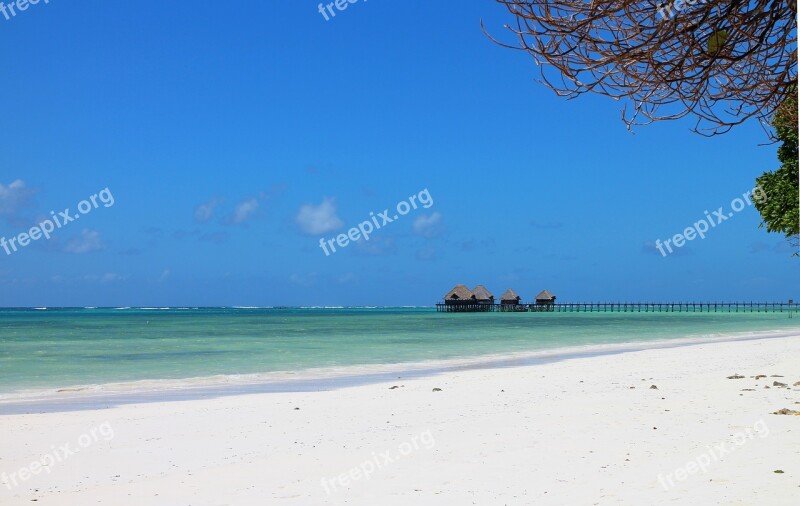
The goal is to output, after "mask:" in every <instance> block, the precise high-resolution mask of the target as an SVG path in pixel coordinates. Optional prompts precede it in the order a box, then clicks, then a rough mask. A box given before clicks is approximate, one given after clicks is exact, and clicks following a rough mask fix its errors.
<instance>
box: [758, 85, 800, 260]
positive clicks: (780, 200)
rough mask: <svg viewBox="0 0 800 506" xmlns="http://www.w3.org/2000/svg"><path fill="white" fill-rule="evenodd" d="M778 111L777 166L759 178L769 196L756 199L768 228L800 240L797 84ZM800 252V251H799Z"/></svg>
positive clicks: (775, 126)
mask: <svg viewBox="0 0 800 506" xmlns="http://www.w3.org/2000/svg"><path fill="white" fill-rule="evenodd" d="M791 93H792V94H791V95H789V97H788V98H787V99H786V101H785V102H784V103H783V104H782V105H781V107H780V108H779V109H778V111H777V112H776V113H775V118H774V120H773V127H774V128H775V136H776V138H777V139H778V141H779V142H782V144H781V146H780V147H779V148H778V160H779V161H780V162H781V167H780V168H779V169H778V170H775V171H771V172H765V173H764V174H763V175H762V176H761V177H759V178H758V179H757V180H756V182H757V183H758V185H759V186H760V187H761V189H762V190H764V193H765V194H766V199H763V200H762V201H761V202H755V205H756V209H758V212H759V213H761V218H762V219H763V220H764V222H763V224H762V226H766V228H767V231H769V232H776V233H781V234H784V235H785V236H786V237H787V238H788V239H789V240H790V242H792V243H795V244H797V243H800V240H798V239H800V190H798V186H800V169H799V168H798V124H797V87H796V86H793V87H792V88H791ZM796 254H797V253H796Z"/></svg>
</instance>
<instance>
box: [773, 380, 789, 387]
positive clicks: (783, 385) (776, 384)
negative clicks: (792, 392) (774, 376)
mask: <svg viewBox="0 0 800 506" xmlns="http://www.w3.org/2000/svg"><path fill="white" fill-rule="evenodd" d="M772 386H774V387H788V386H789V385H787V384H786V383H781V382H780V381H773V382H772Z"/></svg>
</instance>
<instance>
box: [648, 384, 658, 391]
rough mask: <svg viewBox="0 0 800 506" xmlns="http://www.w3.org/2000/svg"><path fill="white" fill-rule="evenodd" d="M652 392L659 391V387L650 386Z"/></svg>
mask: <svg viewBox="0 0 800 506" xmlns="http://www.w3.org/2000/svg"><path fill="white" fill-rule="evenodd" d="M650 390H658V387H657V386H655V385H650Z"/></svg>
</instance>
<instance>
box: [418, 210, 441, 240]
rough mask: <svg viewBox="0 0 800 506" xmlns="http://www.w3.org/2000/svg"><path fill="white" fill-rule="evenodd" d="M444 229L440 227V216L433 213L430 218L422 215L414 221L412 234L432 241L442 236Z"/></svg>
mask: <svg viewBox="0 0 800 506" xmlns="http://www.w3.org/2000/svg"><path fill="white" fill-rule="evenodd" d="M443 231H444V227H443V225H442V215H441V214H439V213H433V214H431V215H430V216H425V215H424V214H423V215H422V216H420V217H419V218H417V219H416V220H414V233H415V234H417V235H419V236H422V237H427V238H428V239H432V238H434V237H439V236H440V235H442V232H443Z"/></svg>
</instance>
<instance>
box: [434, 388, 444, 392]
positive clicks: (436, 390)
mask: <svg viewBox="0 0 800 506" xmlns="http://www.w3.org/2000/svg"><path fill="white" fill-rule="evenodd" d="M433 391H434V392H441V391H442V389H441V388H434V389H433Z"/></svg>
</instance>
